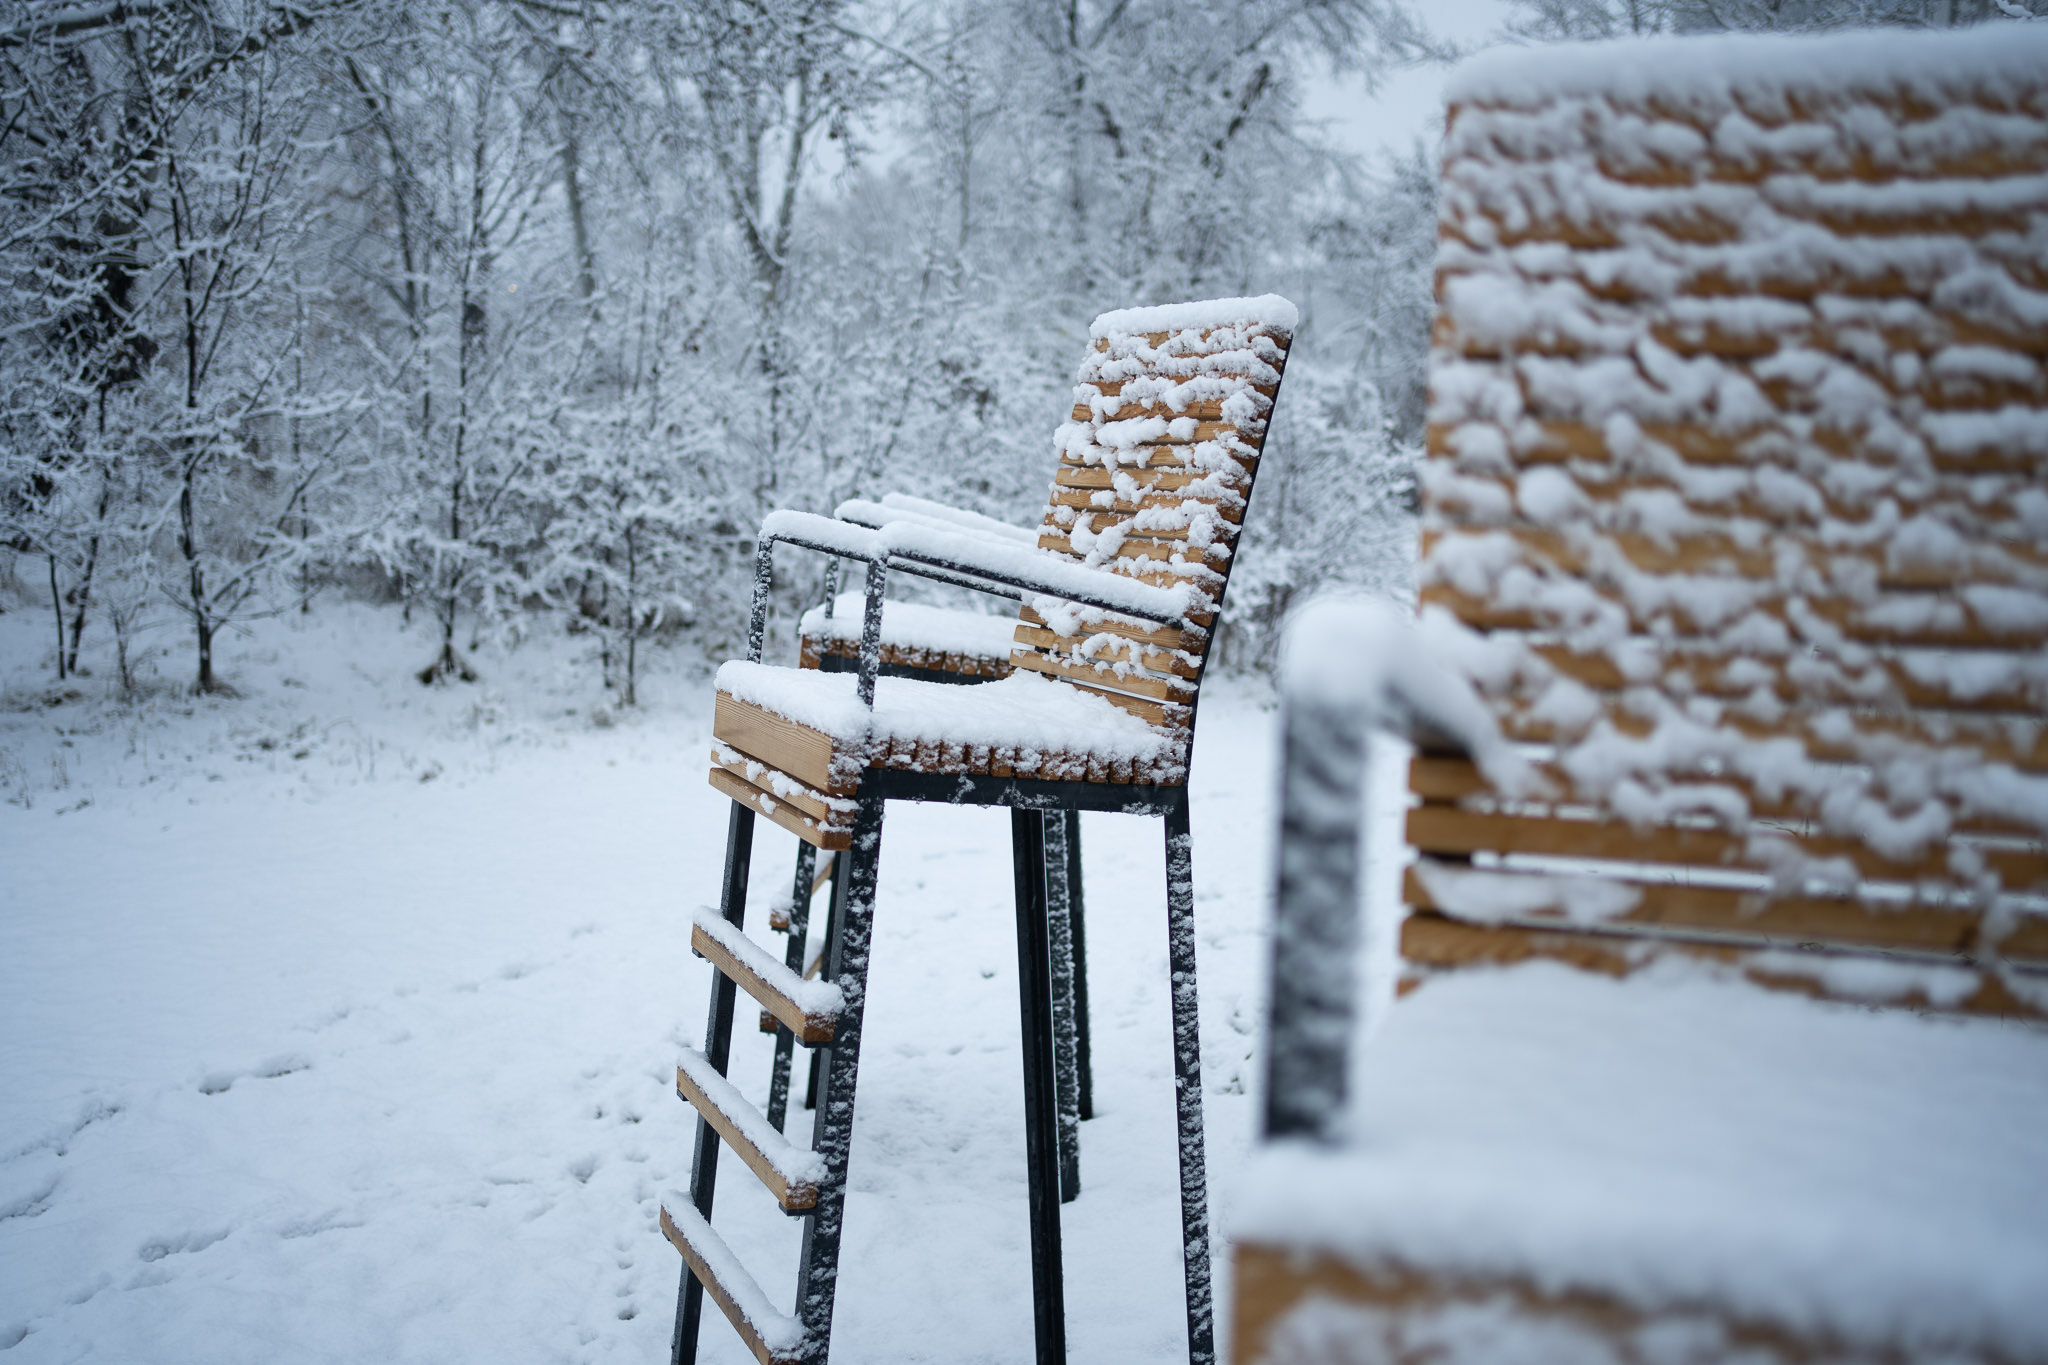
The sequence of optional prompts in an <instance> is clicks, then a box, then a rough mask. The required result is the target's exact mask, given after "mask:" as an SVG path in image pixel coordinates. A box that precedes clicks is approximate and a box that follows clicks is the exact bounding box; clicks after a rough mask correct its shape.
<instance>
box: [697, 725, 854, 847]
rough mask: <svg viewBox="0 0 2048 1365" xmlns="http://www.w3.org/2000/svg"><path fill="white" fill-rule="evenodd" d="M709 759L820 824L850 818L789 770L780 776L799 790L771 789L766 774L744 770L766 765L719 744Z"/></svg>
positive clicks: (829, 824)
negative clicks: (787, 779) (802, 782)
mask: <svg viewBox="0 0 2048 1365" xmlns="http://www.w3.org/2000/svg"><path fill="white" fill-rule="evenodd" d="M721 750H723V752H721ZM711 761H712V763H714V764H716V765H717V766H718V767H720V768H722V769H724V770H725V771H726V772H729V773H731V774H732V775H733V776H734V777H736V778H738V779H739V780H740V781H742V782H744V783H746V784H747V785H748V786H750V787H753V788H755V789H756V790H758V791H760V792H761V793H762V794H763V795H767V796H772V797H774V798H775V799H776V800H777V801H784V802H787V803H789V804H790V805H792V806H795V807H796V808H797V809H798V810H800V811H802V812H803V813H804V814H805V815H808V816H810V817H811V819H812V820H814V821H816V822H817V824H818V825H819V826H821V827H825V826H832V825H843V824H845V823H846V822H847V821H848V820H849V819H851V818H852V817H851V815H850V814H849V813H848V812H846V811H840V810H834V809H833V808H832V804H831V802H830V801H828V800H827V799H826V797H825V794H824V793H823V792H821V791H818V790H817V789H815V788H813V787H807V786H804V785H803V784H801V783H799V782H797V780H796V779H795V778H792V777H789V774H788V773H783V774H782V775H783V776H784V777H785V778H789V782H790V785H791V786H793V787H797V788H798V790H796V791H776V790H774V789H773V786H772V785H771V784H770V783H769V782H767V781H764V780H763V779H764V778H765V776H766V774H765V773H762V772H749V771H747V769H748V767H749V765H750V764H751V765H752V766H753V767H755V768H761V767H764V766H765V765H763V764H760V763H757V762H754V761H753V760H750V759H748V758H747V756H746V755H745V754H738V753H734V752H733V751H732V750H730V749H726V748H725V746H724V745H722V744H718V743H716V742H714V743H713V745H712V748H711ZM842 799H844V798H842Z"/></svg>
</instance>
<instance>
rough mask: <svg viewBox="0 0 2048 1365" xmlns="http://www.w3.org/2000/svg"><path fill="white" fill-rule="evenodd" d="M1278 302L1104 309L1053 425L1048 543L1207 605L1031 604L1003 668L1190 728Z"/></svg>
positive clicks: (1279, 334)
mask: <svg viewBox="0 0 2048 1365" xmlns="http://www.w3.org/2000/svg"><path fill="white" fill-rule="evenodd" d="M1295 324H1296V314H1295V309H1294V305H1292V304H1291V303H1288V302H1287V301H1286V300H1285V299H1282V298H1279V297H1277V296H1275V295H1271V294H1268V295H1264V296H1261V297H1258V298H1249V299H1215V300H1210V301H1208V302H1203V303H1183V304H1172V305H1168V306H1165V307H1160V308H1132V309H1125V310H1122V311H1119V312H1114V313H1105V314H1103V315H1102V316H1101V317H1099V318H1097V319H1096V320H1095V323H1094V325H1093V326H1092V327H1091V328H1090V329H1089V347H1088V350H1087V352H1086V353H1085V354H1084V355H1083V357H1082V360H1081V369H1080V373H1079V375H1078V376H1077V377H1076V380H1075V384H1074V409H1073V415H1072V420H1070V421H1068V422H1066V423H1064V424H1062V425H1061V427H1060V429H1059V432H1058V435H1057V438H1056V439H1057V444H1058V447H1059V456H1060V460H1059V468H1058V471H1057V472H1056V473H1055V474H1054V476H1053V483H1052V492H1051V497H1050V500H1049V502H1048V504H1047V506H1046V509H1045V516H1044V520H1043V522H1042V523H1041V525H1040V528H1039V536H1038V543H1039V545H1040V546H1041V547H1042V548H1045V549H1048V550H1053V551H1057V552H1059V553H1061V554H1065V555H1070V556H1072V557H1074V558H1076V559H1079V560H1081V561H1083V562H1086V563H1088V564H1090V565H1094V566H1099V567H1103V568H1107V569H1110V570H1112V571H1114V572H1117V573H1122V574H1128V575H1130V576H1132V577H1135V578H1138V579H1142V580H1144V581H1146V582H1150V583H1160V584H1172V583H1185V584H1189V585H1191V586H1193V587H1194V588H1196V589H1198V590H1199V593H1200V595H1201V605H1200V606H1198V607H1197V608H1196V609H1195V610H1194V611H1192V612H1190V613H1189V615H1188V617H1187V618H1186V619H1185V620H1184V621H1182V622H1181V623H1180V625H1179V626H1178V627H1149V626H1144V625H1139V624H1136V623H1129V622H1120V621H1117V620H1115V619H1107V618H1105V617H1104V616H1103V614H1102V613H1099V612H1091V611H1087V610H1084V609H1075V608H1071V607H1066V608H1061V607H1057V606H1054V605H1053V604H1049V603H1033V602H1026V603H1025V604H1024V607H1023V609H1022V611H1021V613H1020V616H1019V620H1018V624H1017V632H1016V644H1015V647H1014V649H1013V651H1012V653H1011V656H1010V657H1011V663H1012V664H1013V665H1015V666H1016V667H1018V668H1024V669H1030V670H1033V671H1036V672H1039V673H1045V674H1050V675H1052V676H1054V677H1059V678H1065V679H1067V680H1068V681H1070V682H1072V683H1074V684H1075V685H1077V686H1080V687H1084V688H1087V689H1089V690H1091V691H1095V692H1098V693H1100V694H1101V695H1103V696H1105V697H1107V698H1108V699H1109V700H1111V701H1112V702H1115V703H1116V704H1117V705H1119V706H1121V707H1123V708H1125V709H1126V710H1129V711H1131V712H1133V713H1134V714H1136V715H1138V716H1140V717H1142V718H1143V719H1145V720H1147V721H1148V722H1150V723H1152V724H1154V725H1158V726H1162V727H1166V728H1169V729H1175V730H1179V731H1182V732H1183V733H1185V734H1191V732H1192V728H1193V724H1194V706H1195V698H1196V694H1197V691H1198V689H1199V687H1200V685H1201V679H1202V670H1203V666H1204V664H1205V663H1206V661H1207V659H1208V651H1209V643H1210V640H1211V638H1212V637H1213V634H1214V630H1215V625H1216V621H1217V618H1218V615H1219V614H1220V613H1221V611H1222V609H1223V593H1224V589H1225V587H1226V586H1228V584H1229V581H1230V568H1231V564H1232V561H1233V560H1234V558H1235V555H1236V550H1237V542H1238V533H1239V531H1240V530H1241V529H1242V527H1243V523H1244V515H1245V509H1246V507H1247V505H1248V504H1249V501H1250V498H1251V492H1252V483H1253V480H1254V478H1255V477H1256V476H1257V473H1258V468H1259V456H1260V452H1261V451H1262V450H1263V449H1264V447H1265V442H1266V429H1267V423H1268V421H1269V419H1270V416H1271V414H1272V411H1273V402H1274V399H1275V398H1276V397H1277V395H1278V393H1279V389H1280V376H1281V372H1282V371H1283V370H1284V369H1285V367H1286V363H1287V351H1288V347H1289V345H1290V344H1291V342H1292V340H1293V334H1294V328H1295Z"/></svg>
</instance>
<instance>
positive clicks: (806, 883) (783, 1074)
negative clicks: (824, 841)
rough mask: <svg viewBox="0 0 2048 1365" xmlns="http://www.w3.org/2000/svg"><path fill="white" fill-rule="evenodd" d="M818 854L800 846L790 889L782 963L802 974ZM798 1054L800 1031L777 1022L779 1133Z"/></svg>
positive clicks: (773, 1119)
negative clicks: (792, 1067)
mask: <svg viewBox="0 0 2048 1365" xmlns="http://www.w3.org/2000/svg"><path fill="white" fill-rule="evenodd" d="M817 854H818V850H817V849H815V848H813V847H811V846H810V845H809V844H806V843H799V844H798V845H797V846H796V885H795V887H794V889H792V890H791V892H790V893H789V947H788V949H787V950H786V951H785V952H784V953H783V955H782V965H783V966H785V967H787V968H789V969H790V970H791V971H793V972H796V973H797V974H798V975H802V973H803V970H804V948H805V946H806V940H805V937H804V935H805V934H806V932H807V931H808V930H809V928H810V922H811V868H812V866H813V865H814V860H815V859H816V858H817ZM795 1054H796V1035H795V1034H794V1033H791V1032H790V1031H789V1028H788V1026H787V1025H785V1024H777V1025H776V1026H775V1066H774V1069H773V1070H771V1071H770V1072H769V1073H768V1126H769V1127H770V1128H773V1129H774V1130H775V1131H776V1132H778V1133H779V1132H781V1131H782V1121H783V1119H784V1118H785V1117H787V1115H788V1113H789V1065H790V1061H791V1059H792V1058H793V1057H794V1056H795Z"/></svg>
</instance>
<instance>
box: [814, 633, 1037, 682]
mask: <svg viewBox="0 0 2048 1365" xmlns="http://www.w3.org/2000/svg"><path fill="white" fill-rule="evenodd" d="M798 646H799V655H798V658H799V663H798V667H801V668H818V667H821V666H822V663H823V660H824V658H825V657H826V656H827V655H830V656H831V657H833V658H838V659H854V660H858V659H859V658H860V641H858V640H848V639H844V638H841V637H838V636H816V635H806V636H803V637H802V638H801V639H800V640H799V641H798ZM882 667H883V668H884V669H890V668H922V669H927V670H929V671H931V672H934V673H955V674H958V675H959V676H961V677H963V678H989V679H995V678H1004V677H1008V676H1009V674H1010V656H1009V653H1008V651H1007V650H1006V651H1005V652H1004V653H1003V654H1002V655H1000V656H997V655H992V654H938V653H934V652H932V651H931V650H926V649H911V648H909V647H907V646H903V645H892V644H889V643H887V642H884V643H883V645H882Z"/></svg>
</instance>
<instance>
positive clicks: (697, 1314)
mask: <svg viewBox="0 0 2048 1365" xmlns="http://www.w3.org/2000/svg"><path fill="white" fill-rule="evenodd" d="M753 856H754V812H752V811H751V810H748V809H747V808H746V807H745V806H743V805H741V804H740V803H739V802H737V801H735V802H733V803H732V815H731V816H730V817H729V818H728V819H727V821H726V826H725V885H724V888H723V889H722V890H721V892H720V894H719V901H718V909H719V913H720V914H722V915H724V916H725V919H726V922H727V923H728V924H731V925H734V926H735V927H739V926H741V925H742V923H743V921H744V920H745V918H746V913H747V872H748V869H749V865H750V864H751V862H752V861H753ZM735 990H736V988H735V987H734V985H733V981H732V978H731V977H729V976H727V975H726V974H725V973H724V972H721V971H718V970H717V969H715V968H714V969H713V970H712V973H711V1012H710V1017H709V1018H708V1019H707V1020H705V1023H704V1056H705V1059H706V1060H707V1061H709V1062H710V1063H711V1066H712V1069H713V1070H715V1071H717V1072H718V1074H719V1075H721V1076H723V1075H724V1074H725V1066H726V1062H727V1060H728V1059H729V1058H730V1056H731V1055H732V1011H733V997H734V993H735ZM717 1185H718V1131H717V1130H716V1129H714V1128H713V1127H712V1126H711V1124H710V1123H709V1122H708V1121H706V1119H705V1118H704V1116H703V1115H701V1114H700V1115H698V1116H697V1155H696V1161H695V1162H694V1163H693V1164H692V1166H691V1168H690V1202H691V1203H693V1204H695V1205H696V1206H697V1212H699V1213H701V1214H703V1215H704V1217H705V1219H706V1220H707V1221H708V1220H709V1219H710V1217H711V1198H712V1195H713V1194H714V1193H715V1192H716V1190H717ZM703 1317H704V1286H703V1285H701V1284H699V1283H697V1277H696V1276H695V1275H693V1274H692V1273H690V1266H689V1263H688V1262H687V1261H685V1262H684V1263H683V1282H682V1285H681V1287H680V1288H679V1289H678V1290H677V1295H676V1330H675V1336H674V1338H673V1339H672V1340H671V1341H670V1343H669V1359H670V1360H671V1361H672V1362H673V1365H696V1360H697V1332H698V1329H699V1328H700V1327H701V1326H702V1325H703Z"/></svg>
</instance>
